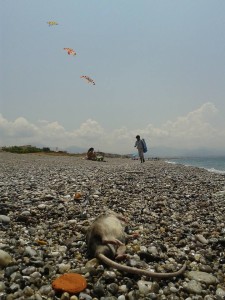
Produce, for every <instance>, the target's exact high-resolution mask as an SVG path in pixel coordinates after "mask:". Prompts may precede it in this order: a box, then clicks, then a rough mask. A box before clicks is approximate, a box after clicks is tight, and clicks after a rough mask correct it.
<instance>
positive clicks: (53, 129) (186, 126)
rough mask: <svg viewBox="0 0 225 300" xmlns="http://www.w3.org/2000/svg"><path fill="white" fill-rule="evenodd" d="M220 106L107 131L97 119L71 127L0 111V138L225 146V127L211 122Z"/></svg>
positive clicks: (107, 147)
mask: <svg viewBox="0 0 225 300" xmlns="http://www.w3.org/2000/svg"><path fill="white" fill-rule="evenodd" d="M218 113H219V112H218V110H217V108H216V107H215V105H214V104H213V103H210V102H207V103H205V104H203V105H202V106H201V107H199V108H197V109H196V110H194V111H192V112H189V113H187V114H186V115H184V116H179V117H177V119H175V120H169V121H167V122H166V123H165V124H162V126H160V127H155V126H154V125H153V124H147V125H146V127H145V128H139V129H138V128H137V129H129V128H126V127H122V128H115V129H113V130H111V131H106V130H105V129H104V128H103V127H102V126H101V125H100V124H99V123H98V122H97V121H96V120H93V119H88V120H86V121H85V122H83V123H82V124H80V126H79V127H78V128H75V129H74V130H72V131H68V130H66V129H65V128H64V127H63V126H62V125H61V124H60V123H59V122H58V121H55V122H49V121H46V120H40V121H38V122H37V123H36V124H33V123H31V122H29V121H28V120H26V119H25V118H24V117H18V118H17V119H16V120H15V121H9V120H7V119H6V118H4V117H3V116H2V115H1V114H0V142H1V146H5V145H24V144H28V143H29V144H32V143H33V144H42V145H44V146H48V147H59V148H60V149H66V148H67V147H69V146H78V147H84V148H89V147H90V146H93V147H95V148H96V149H100V150H102V151H107V152H116V153H129V152H133V150H134V148H133V145H134V142H135V136H136V135H137V134H140V135H141V136H142V137H145V139H146V141H147V142H148V144H150V145H151V147H154V146H163V147H172V148H187V149H191V148H192V149H195V148H198V147H212V146H214V148H218V147H220V148H221V147H225V131H224V130H220V129H218V128H216V127H214V126H213V125H212V123H213V120H214V118H215V117H216V116H217V115H218Z"/></svg>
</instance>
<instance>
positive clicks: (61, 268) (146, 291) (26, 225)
mask: <svg viewBox="0 0 225 300" xmlns="http://www.w3.org/2000/svg"><path fill="white" fill-rule="evenodd" d="M0 165H1V172H0V195H1V201H0V269H1V270H0V299H3V300H14V299H18V300H22V299H29V300H43V299H44V300H51V299H52V300H53V299H58V300H59V299H60V300H61V299H64V300H67V299H68V300H78V299H87V300H91V299H92V300H100V299H101V300H116V299H117V300H125V299H126V300H136V299H140V300H142V299H146V300H148V299H159V300H163V299H168V300H179V299H184V300H189V299H192V300H214V299H215V298H216V300H222V299H224V297H225V295H224V294H225V291H224V282H225V275H224V273H225V272H224V271H225V267H224V255H223V254H224V245H225V229H224V215H225V208H224V203H225V193H224V190H225V188H224V175H223V174H215V173H211V172H207V171H206V170H203V169H198V168H193V167H185V166H182V165H173V164H167V163H165V162H164V161H163V160H146V162H145V163H144V164H140V162H139V161H132V160H130V159H128V158H123V159H121V158H107V157H106V162H104V163H100V162H91V161H86V160H82V159H80V158H79V157H75V156H55V157H53V156H39V155H28V154H23V155H15V154H10V153H5V152H0ZM78 192H79V193H80V194H81V195H82V197H80V198H79V201H77V200H74V195H75V194H76V193H78ZM108 209H111V210H114V211H115V212H117V213H119V214H124V216H125V218H126V219H127V220H128V222H127V224H126V225H127V226H126V232H127V233H129V234H131V235H132V234H133V233H136V235H135V238H133V239H130V240H129V241H128V245H127V250H126V252H127V254H128V258H127V259H125V260H124V261H123V262H121V263H123V264H130V265H133V266H136V267H139V268H149V269H151V270H153V271H155V272H156V271H163V272H164V271H165V272H170V271H172V270H173V271H174V270H177V269H178V266H180V265H182V264H183V262H184V261H186V264H187V271H186V272H185V273H184V274H183V275H182V276H179V277H177V278H171V279H166V280H156V281H155V280H153V279H152V278H147V277H144V276H143V277H141V276H138V275H132V274H126V273H124V272H121V271H117V270H114V269H112V268H110V267H108V266H105V265H102V264H101V262H100V261H99V260H97V259H95V258H94V259H91V258H87V247H86V243H85V235H86V231H87V228H88V226H89V225H90V224H91V223H92V221H93V220H94V218H95V217H96V216H97V215H99V214H101V213H102V212H105V211H106V210H108ZM67 241H68V243H67ZM66 272H72V273H74V272H79V273H80V274H83V276H84V277H85V278H86V280H87V284H88V285H87V288H86V289H85V290H84V291H83V292H80V293H77V294H76V295H68V293H63V292H62V293H61V294H60V293H57V294H56V293H55V291H54V290H53V289H52V286H51V283H52V282H53V280H55V279H56V278H58V277H59V276H60V275H61V274H65V273H66Z"/></svg>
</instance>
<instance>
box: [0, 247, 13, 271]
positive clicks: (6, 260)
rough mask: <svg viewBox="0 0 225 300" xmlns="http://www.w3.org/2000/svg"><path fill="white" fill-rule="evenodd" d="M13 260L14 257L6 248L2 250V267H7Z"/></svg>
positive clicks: (0, 262)
mask: <svg viewBox="0 0 225 300" xmlns="http://www.w3.org/2000/svg"><path fill="white" fill-rule="evenodd" d="M11 262H12V257H11V255H9V253H7V252H6V251H4V250H0V267H6V266H8V265H9V264H10V263H11Z"/></svg>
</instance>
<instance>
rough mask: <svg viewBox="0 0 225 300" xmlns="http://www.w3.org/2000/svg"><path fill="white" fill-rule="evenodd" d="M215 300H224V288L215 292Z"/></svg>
mask: <svg viewBox="0 0 225 300" xmlns="http://www.w3.org/2000/svg"><path fill="white" fill-rule="evenodd" d="M216 299H218V300H224V299H225V288H224V289H222V288H220V287H219V288H218V289H217V290H216Z"/></svg>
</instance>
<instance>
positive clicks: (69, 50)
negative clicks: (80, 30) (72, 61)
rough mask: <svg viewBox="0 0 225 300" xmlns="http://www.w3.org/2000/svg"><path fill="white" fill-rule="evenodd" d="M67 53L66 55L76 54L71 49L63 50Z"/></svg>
mask: <svg viewBox="0 0 225 300" xmlns="http://www.w3.org/2000/svg"><path fill="white" fill-rule="evenodd" d="M63 49H64V50H65V51H66V52H67V53H68V55H73V56H75V55H77V54H76V52H75V51H74V50H73V49H72V48H63Z"/></svg>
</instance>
